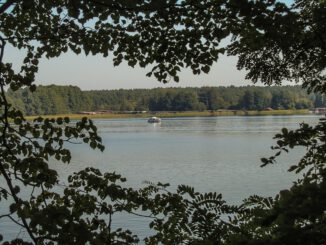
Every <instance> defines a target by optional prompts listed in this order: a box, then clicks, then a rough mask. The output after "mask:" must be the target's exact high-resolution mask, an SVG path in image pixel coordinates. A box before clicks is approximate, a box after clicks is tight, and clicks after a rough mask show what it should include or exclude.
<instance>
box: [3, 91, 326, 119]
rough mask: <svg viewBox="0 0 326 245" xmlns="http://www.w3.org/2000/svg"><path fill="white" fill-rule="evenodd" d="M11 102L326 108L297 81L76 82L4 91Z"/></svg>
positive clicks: (47, 110) (116, 107) (64, 109)
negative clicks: (85, 87)
mask: <svg viewBox="0 0 326 245" xmlns="http://www.w3.org/2000/svg"><path fill="white" fill-rule="evenodd" d="M7 96H8V100H9V102H10V103H11V104H12V105H13V106H14V107H15V108H17V109H19V110H21V111H22V112H23V113H25V114H26V115H50V114H68V113H78V112H81V111H100V110H111V111H204V110H220V109H225V110H227V109H233V110H264V109H267V108H268V109H269V108H272V109H309V108H314V107H325V106H326V101H325V99H324V96H321V95H320V94H307V91H306V90H304V89H302V88H301V87H300V86H298V85H297V86H270V87H258V86H244V87H235V86H230V87H200V88H192V87H188V88H154V89H119V90H91V91H82V90H81V89H80V88H79V87H77V86H59V85H49V86H38V87H37V90H36V91H35V92H33V93H32V92H30V91H29V90H28V89H27V88H26V89H20V90H18V91H15V92H13V91H12V90H8V91H7Z"/></svg>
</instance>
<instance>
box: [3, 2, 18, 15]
mask: <svg viewBox="0 0 326 245" xmlns="http://www.w3.org/2000/svg"><path fill="white" fill-rule="evenodd" d="M15 2H16V1H15V0H8V1H7V2H5V3H3V4H2V5H1V7H0V14H2V13H4V12H5V11H6V10H7V9H8V8H9V7H10V6H11V5H13V4H14V3H15Z"/></svg>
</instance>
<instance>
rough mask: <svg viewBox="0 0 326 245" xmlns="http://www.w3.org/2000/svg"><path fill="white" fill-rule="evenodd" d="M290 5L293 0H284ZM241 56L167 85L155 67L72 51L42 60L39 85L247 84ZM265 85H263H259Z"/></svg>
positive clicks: (15, 54) (15, 55) (12, 58)
mask: <svg viewBox="0 0 326 245" xmlns="http://www.w3.org/2000/svg"><path fill="white" fill-rule="evenodd" d="M283 2H286V3H287V4H290V3H291V2H292V0H284V1H283ZM5 52H6V53H5V57H6V61H9V62H12V63H13V64H15V65H16V67H18V64H19V63H20V61H19V60H20V59H21V57H22V56H21V54H20V53H19V51H17V50H15V49H14V48H12V47H9V48H7V49H6V50H5ZM236 63H237V58H236V57H227V56H221V57H220V58H219V60H218V62H217V63H215V64H214V65H213V66H212V68H211V71H210V73H209V74H201V75H193V74H192V72H191V70H188V69H184V70H182V71H181V73H180V74H179V76H180V81H179V82H178V83H175V82H173V81H171V82H169V83H167V84H163V83H160V82H159V81H157V80H156V79H155V77H146V73H148V72H149V71H150V70H151V69H150V67H147V68H139V67H135V68H131V67H129V66H128V65H127V64H126V63H122V64H120V66H118V67H114V66H113V62H112V57H111V58H110V56H109V57H107V58H103V57H101V56H100V55H98V56H91V55H89V56H85V55H84V54H80V55H75V54H73V53H71V52H68V53H66V54H63V55H61V56H60V57H58V58H54V59H51V60H48V59H42V60H41V62H40V65H39V72H38V74H37V77H36V84H41V85H50V84H57V85H75V86H78V87H80V88H81V89H82V90H99V89H108V90H111V89H121V88H122V89H134V88H156V87H202V86H230V85H234V86H246V85H252V82H251V81H249V80H246V79H245V71H238V70H237V68H236ZM258 85H261V84H258Z"/></svg>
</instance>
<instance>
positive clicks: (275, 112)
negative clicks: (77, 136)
mask: <svg viewBox="0 0 326 245" xmlns="http://www.w3.org/2000/svg"><path fill="white" fill-rule="evenodd" d="M308 114H311V113H310V112H309V110H308V109H302V110H262V111H246V110H219V111H183V112H155V113H154V112H146V113H106V114H57V115H43V116H42V117H44V118H58V117H69V118H71V119H81V118H83V117H87V118H90V119H116V118H148V117H151V116H156V117H161V118H171V117H218V116H281V115H308ZM37 117H39V116H26V117H25V118H26V119H27V120H33V119H34V118H37Z"/></svg>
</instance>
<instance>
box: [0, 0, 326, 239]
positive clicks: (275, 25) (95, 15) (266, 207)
mask: <svg viewBox="0 0 326 245" xmlns="http://www.w3.org/2000/svg"><path fill="white" fill-rule="evenodd" d="M108 19H109V21H107V20H108ZM93 20H95V22H92V21H93ZM325 20H326V3H325V1H324V0H315V1H312V0H297V1H295V2H294V5H293V6H292V7H287V6H286V5H285V4H282V3H279V2H277V1H274V0H259V1H249V0H246V1H226V0H219V1H213V0H212V1H196V0H195V1H193V0H192V1H190V0H183V1H173V0H161V1H150V0H148V1H144V0H134V1H130V0H123V1H121V0H120V1H115V0H112V1H102V0H89V1H76V0H73V1H64V0H58V1H37V0H34V1H27V0H5V1H3V2H1V4H0V23H1V26H0V35H1V43H0V46H1V53H0V61H1V64H0V65H1V66H0V69H1V70H0V75H1V81H0V88H1V91H0V105H1V116H0V121H1V124H0V131H1V134H0V151H1V154H0V173H1V178H3V179H4V180H5V182H6V186H1V188H0V198H1V202H2V203H3V202H4V201H5V200H6V199H7V201H8V202H10V203H9V206H8V213H5V214H1V216H0V219H10V220H11V221H12V222H14V223H15V224H16V225H17V227H19V228H20V227H21V228H23V229H24V230H25V231H26V232H27V234H28V235H29V239H28V240H27V241H23V240H21V239H15V240H13V241H7V242H4V243H5V244H30V243H32V244H71V243H74V244H87V243H89V244H132V243H137V242H138V240H139V239H138V238H137V236H135V235H133V234H131V232H130V231H128V230H123V229H116V230H113V229H112V227H111V224H112V223H111V222H112V216H113V214H114V213H117V212H127V213H130V214H132V215H143V214H142V213H140V214H139V213H137V211H146V216H147V217H148V218H149V219H151V221H150V227H151V228H152V229H153V230H154V231H155V232H154V234H153V235H151V236H149V237H147V238H146V239H145V242H146V243H147V244H158V243H162V244H325V243H326V238H325V236H326V234H325V230H326V227H325V223H326V222H325V207H326V205H325V204H326V201H325V200H326V195H325V191H326V188H325V187H326V186H325V174H326V168H325V160H326V159H325V157H326V152H325V151H326V150H325V149H326V147H325V146H326V142H325V141H326V137H325V132H326V122H325V121H324V120H321V121H320V123H319V124H318V125H316V126H309V125H306V124H302V125H301V126H300V128H299V129H298V130H295V131H288V130H286V129H283V130H282V133H280V134H278V135H276V139H277V145H276V146H275V147H274V149H275V150H276V154H275V156H272V157H271V158H264V159H262V161H263V164H264V165H266V164H273V163H274V162H275V159H276V157H277V156H278V155H279V154H281V153H282V152H287V151H289V150H291V149H292V148H294V147H298V146H304V147H306V149H307V150H306V153H305V155H304V156H303V158H302V159H301V160H300V162H299V163H298V164H297V165H294V166H292V167H291V168H290V169H289V170H290V171H295V172H296V173H304V175H303V177H302V178H301V179H299V180H298V181H296V182H295V183H294V185H293V186H292V187H291V188H290V189H289V190H283V191H281V192H280V193H279V195H277V196H276V197H274V198H263V197H258V196H252V197H249V198H248V199H247V200H245V201H244V202H243V204H242V205H240V206H238V207H233V206H229V205H227V204H226V203H225V202H224V201H223V200H222V197H221V195H219V194H216V193H206V194H201V193H197V192H195V191H194V190H193V188H191V187H187V186H179V187H178V189H177V191H176V192H175V193H172V192H169V191H168V190H167V187H168V186H167V185H165V184H161V183H158V184H149V185H148V186H146V187H144V188H141V189H137V190H135V189H133V188H125V187H122V186H121V183H122V182H124V181H125V179H124V178H122V177H121V176H120V175H117V174H115V173H101V172H100V171H99V170H97V169H94V168H87V169H85V170H83V171H80V172H78V173H75V174H73V175H72V176H70V177H69V179H68V181H69V182H68V186H66V187H65V188H64V191H63V193H60V194H59V193H57V192H55V190H54V188H53V187H54V186H55V185H56V184H58V176H57V173H56V172H55V171H54V170H53V169H51V168H50V166H49V165H48V160H49V159H50V158H55V159H57V160H58V161H61V162H63V163H68V162H69V161H70V159H71V155H70V152H69V150H67V148H66V144H69V143H76V142H79V141H82V142H84V143H86V144H89V145H90V147H91V148H94V149H99V150H104V146H103V145H102V143H101V138H100V137H99V136H98V134H97V130H96V127H95V125H94V124H93V122H92V121H91V120H88V119H87V118H83V119H82V120H81V121H79V122H76V123H72V122H71V121H70V120H69V118H57V119H43V118H37V119H35V120H34V121H33V122H27V121H26V120H25V119H24V117H23V115H22V113H21V112H20V111H18V110H16V109H15V108H14V107H13V106H12V105H10V104H9V103H8V101H7V97H6V94H5V88H7V87H8V86H10V88H11V89H13V90H17V89H19V88H22V87H24V86H27V87H29V88H30V89H31V90H33V89H35V86H34V85H33V81H34V79H35V74H36V73H37V71H38V62H39V59H40V58H41V57H43V56H45V57H47V58H52V57H57V56H59V55H61V54H62V53H64V52H67V51H68V50H72V51H73V52H75V53H77V54H78V53H80V52H81V51H82V50H83V51H85V53H86V54H89V53H92V54H98V53H100V54H103V55H104V56H107V55H108V54H111V53H112V54H113V55H114V62H115V64H116V65H118V64H119V63H121V61H123V60H126V61H127V62H128V64H129V65H130V66H132V67H133V66H135V65H136V64H139V65H140V66H141V67H145V66H147V65H151V64H152V65H153V68H152V71H151V72H149V74H148V75H154V76H155V77H156V78H157V79H158V80H160V81H163V82H167V81H169V80H170V79H173V80H175V81H178V75H177V72H178V71H179V70H180V69H181V68H182V67H189V68H190V69H192V71H193V73H194V74H199V73H201V72H208V71H209V69H210V67H211V65H212V64H213V62H215V61H216V60H217V58H218V56H219V54H222V53H223V52H227V53H228V54H230V55H237V56H239V62H238V68H240V69H242V68H245V69H247V70H248V78H249V79H252V80H253V81H258V80H262V81H263V82H265V83H267V84H272V83H277V84H278V83H281V82H282V81H283V80H300V81H301V82H302V83H303V86H304V87H305V88H307V89H308V90H309V91H315V92H319V93H321V94H324V93H325V90H326V87H325V84H326V83H325V73H324V72H325V67H326V60H325V57H326V45H325V43H326V42H325V40H326V37H325V35H326V30H325V25H324V23H325ZM89 23H93V24H91V26H89ZM176 26H177V27H179V28H175V27H176ZM230 35H233V38H232V40H231V42H230V44H229V45H227V46H226V47H222V46H221V45H219V44H220V42H221V40H223V39H226V38H228V37H229V36H230ZM203 38H204V40H205V41H203ZM6 43H9V44H11V45H13V46H14V47H16V48H18V49H20V50H21V51H22V52H24V51H26V58H25V59H24V62H23V65H22V67H21V71H19V72H16V71H14V70H13V69H12V64H9V63H5V62H4V61H3V57H4V48H5V45H6ZM149 44H150V45H149ZM22 188H24V189H25V190H26V189H28V188H31V195H29V196H28V197H24V196H23V195H22V192H21V189H22ZM36 189H37V190H36ZM225 215H229V216H230V218H229V219H223V218H221V217H225ZM44 217H47V218H48V220H50V221H51V222H48V221H47V220H45V219H44ZM0 238H1V239H2V236H1V237H0Z"/></svg>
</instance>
